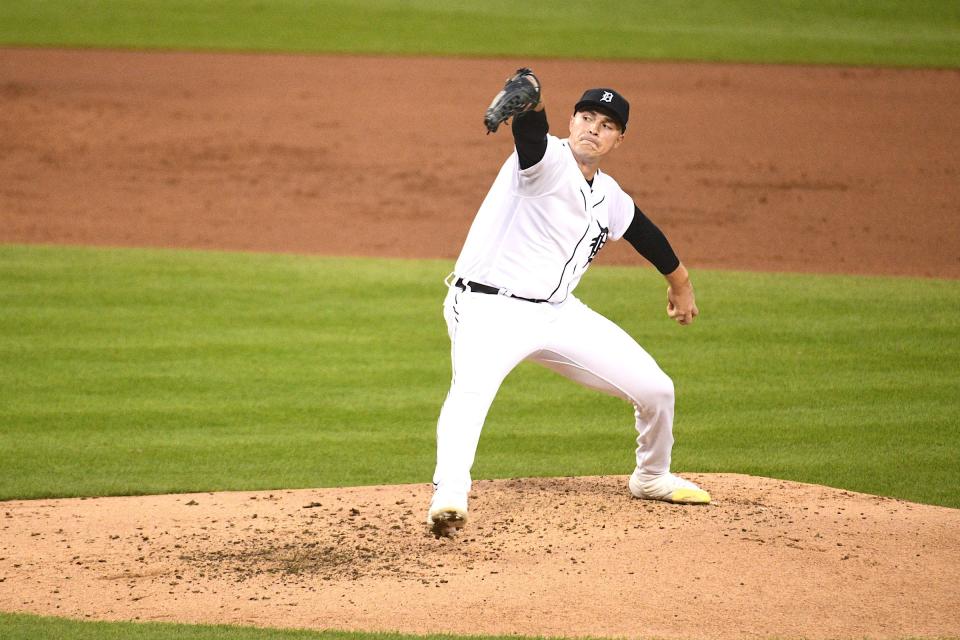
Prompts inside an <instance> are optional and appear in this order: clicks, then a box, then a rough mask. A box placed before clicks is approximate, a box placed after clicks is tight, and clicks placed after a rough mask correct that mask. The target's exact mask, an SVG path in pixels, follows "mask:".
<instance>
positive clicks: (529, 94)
mask: <svg viewBox="0 0 960 640" xmlns="http://www.w3.org/2000/svg"><path fill="white" fill-rule="evenodd" d="M538 104H540V81H539V80H538V79H537V76H535V75H533V71H531V70H530V69H528V68H527V67H523V68H522V69H517V72H516V73H515V74H513V75H512V76H510V77H509V78H507V81H506V83H505V84H504V85H503V90H502V91H500V93H498V94H497V95H496V97H494V99H493V102H491V103H490V106H489V107H487V112H486V114H484V116H483V124H485V125H486V126H487V133H488V134H490V133H493V132H495V131H496V130H497V127H499V126H500V124H501V123H503V122H504V121H506V120H508V119H510V118H512V117H513V116H515V115H517V114H518V113H522V112H524V111H526V110H528V109H532V108H534V107H535V106H537V105H538Z"/></svg>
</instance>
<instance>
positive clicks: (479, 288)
mask: <svg viewBox="0 0 960 640" xmlns="http://www.w3.org/2000/svg"><path fill="white" fill-rule="evenodd" d="M453 284H454V286H455V287H457V288H458V289H463V290H464V291H466V290H467V289H470V291H473V292H476V293H489V294H492V295H495V296H496V295H500V289H497V288H496V287H491V286H490V285H488V284H480V283H479V282H470V281H469V280H464V279H463V278H457V281H456V282H454V283H453ZM506 295H507V296H508V297H510V298H516V299H517V300H526V301H527V302H546V301H547V299H546V298H543V299H540V300H537V299H536V298H524V297H523V296H515V295H513V294H512V293H508V294H506Z"/></svg>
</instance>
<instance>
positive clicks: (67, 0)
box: [0, 0, 960, 67]
mask: <svg viewBox="0 0 960 640" xmlns="http://www.w3.org/2000/svg"><path fill="white" fill-rule="evenodd" d="M0 43H4V44H14V45H41V46H84V47H133V48H173V49H214V50H250V51H296V52H322V53H370V54H415V55H421V54H431V55H467V56H520V57H526V58H530V57H568V58H623V59H650V60H661V59H676V60H711V61H747V62H790V63H841V64H867V65H906V66H934V67H957V66H960V4H958V3H957V2H955V0H926V1H916V2H902V1H899V0H873V1H869V0H846V1H838V0H776V1H771V2H758V1H757V0H676V1H673V2H659V1H655V0H646V1H638V2H622V1H616V2H615V1H613V0H596V1H595V2H591V3H582V2H574V1H573V0H558V1H550V2H548V1H545V0H536V1H533V2H527V3H523V4H522V5H518V4H517V3H515V2H509V1H507V0H487V1H485V2H473V1H468V0H450V1H448V2H436V1H434V0H367V1H363V2H354V1H352V0H351V1H347V0H340V1H325V2H322V1H320V2H318V1H315V0H270V1H269V2H265V1H263V0H165V1H163V2H159V1H156V0H63V1H60V2H53V1H50V0H6V1H5V2H3V3H0Z"/></svg>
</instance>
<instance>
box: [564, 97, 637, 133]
mask: <svg viewBox="0 0 960 640" xmlns="http://www.w3.org/2000/svg"><path fill="white" fill-rule="evenodd" d="M590 108H593V109H599V110H601V111H606V112H607V113H609V114H610V116H611V117H612V118H613V119H614V120H616V121H617V122H618V123H619V124H620V129H621V130H622V131H626V130H627V120H629V119H630V103H629V102H627V100H626V98H624V97H623V96H622V95H620V94H619V93H617V92H616V91H614V90H613V89H587V90H586V91H585V92H584V93H583V97H582V98H580V102H578V103H577V104H576V105H575V106H574V107H573V112H574V113H577V112H579V111H585V110H587V109H590Z"/></svg>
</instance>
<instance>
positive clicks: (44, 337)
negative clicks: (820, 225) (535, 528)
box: [0, 246, 960, 507]
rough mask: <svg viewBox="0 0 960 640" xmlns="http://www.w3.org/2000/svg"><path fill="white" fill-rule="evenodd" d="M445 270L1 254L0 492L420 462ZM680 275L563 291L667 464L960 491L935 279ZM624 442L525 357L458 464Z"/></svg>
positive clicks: (205, 256) (306, 474)
mask: <svg viewBox="0 0 960 640" xmlns="http://www.w3.org/2000/svg"><path fill="white" fill-rule="evenodd" d="M449 268H450V264H448V263H446V262H444V261H391V260H361V259H339V258H310V257H299V256H277V255H256V254H231V253H203V252H182V251H156V250H103V249H82V248H52V247H18V246H5V247H0V336H2V338H0V388H3V389H4V395H3V398H2V400H0V424H2V425H3V427H2V431H0V468H3V469H4V470H5V473H4V474H2V475H0V498H37V497H53V496H82V495H118V494H138V493H166V492H183V491H212V490H225V489H238V490H239V489H245V490H251V489H269V488H297V487H322V486H342V485H364V484H387V483H410V482H427V481H429V478H430V474H431V471H432V466H433V455H434V451H433V437H434V425H435V421H436V416H437V413H438V411H439V407H440V404H441V402H442V400H443V397H444V395H445V393H446V388H447V384H448V379H449V362H448V353H447V352H448V348H449V347H448V342H447V338H446V333H445V328H444V326H443V323H442V320H441V314H440V302H441V299H442V297H443V285H442V283H441V280H442V278H443V276H444V275H445V273H446V271H447V270H449ZM695 276H696V282H697V288H698V294H699V300H700V303H701V306H702V308H703V316H702V317H701V318H700V320H699V321H698V322H697V323H696V324H695V325H694V326H693V327H690V328H680V327H677V326H676V325H674V324H673V323H672V322H670V321H669V320H667V319H666V318H665V316H664V313H663V309H662V308H661V307H662V305H663V300H662V298H663V285H662V280H661V278H660V276H658V275H657V274H656V273H655V272H653V271H652V270H651V269H638V268H622V267H621V268H614V267H595V268H594V269H593V270H592V271H591V273H590V275H589V276H588V277H587V278H586V280H585V282H584V283H583V285H582V286H581V290H582V297H583V299H584V300H585V301H587V302H588V303H592V304H593V306H594V307H595V308H597V309H598V310H600V311H602V312H604V313H605V314H607V315H608V316H610V317H611V318H612V319H614V320H615V321H617V322H619V323H620V324H621V325H622V326H624V328H626V329H627V330H628V331H629V332H630V333H631V334H633V335H634V336H636V337H637V338H638V339H639V340H640V342H641V343H642V344H643V345H644V346H646V347H647V349H648V350H649V351H650V352H651V353H653V354H654V355H655V357H657V359H658V360H659V362H660V363H661V365H662V366H663V368H664V369H665V370H666V371H667V372H668V373H670V374H671V375H672V376H673V377H674V379H675V381H676V384H677V390H678V396H679V398H678V420H677V425H676V434H677V439H678V442H677V446H676V449H675V457H674V460H675V462H674V466H675V468H676V469H678V470H686V471H726V472H744V473H751V474H758V475H765V476H772V477H778V478H787V479H794V480H801V481H807V482H816V483H822V484H826V485H831V486H836V487H843V488H846V489H852V490H858V491H865V492H868V493H876V494H883V495H892V496H896V497H900V498H906V499H909V500H915V501H920V502H927V503H933V504H941V505H947V506H953V507H960V490H958V489H957V487H958V485H960V482H958V480H960V471H958V466H957V464H956V463H957V458H958V456H957V451H958V449H957V444H956V436H957V417H956V416H957V415H958V414H960V411H958V410H960V400H958V399H957V396H956V393H955V391H956V389H957V388H960V368H958V367H957V366H956V362H958V361H960V322H958V321H957V319H956V316H955V312H956V309H957V308H960V282H956V281H937V280H914V279H906V278H903V279H898V278H864V277H839V276H829V277H816V276H801V275H763V274H745V273H729V272H700V273H697V274H695ZM385 283H389V286H384V284H385ZM624 292H628V293H627V294H626V295H625V293H624ZM920 308H922V309H923V313H922V314H919V313H917V309H920ZM633 437H634V433H633V430H632V414H631V411H630V410H629V407H627V405H626V404H625V403H623V402H621V401H619V400H617V399H614V398H608V397H605V396H600V395H598V394H596V393H594V392H591V391H588V390H585V389H581V388H579V387H577V386H576V385H574V384H572V383H570V382H568V381H566V380H565V379H563V378H561V377H559V376H556V375H554V374H552V373H550V372H548V371H546V370H543V369H541V368H539V367H536V366H534V365H528V364H525V365H521V367H519V368H518V369H517V370H516V371H515V372H514V373H512V374H511V375H510V376H509V377H508V378H507V381H506V383H505V385H504V387H503V389H502V391H501V393H500V395H499V396H498V399H497V401H496V402H495V403H494V406H493V409H492V410H491V413H490V417H489V420H488V424H487V427H486V429H485V431H484V437H483V439H482V440H481V445H480V451H479V455H478V461H477V464H476V467H475V471H476V475H477V477H485V478H503V477H515V476H554V475H593V474H626V473H628V472H629V471H630V469H631V465H632V462H631V460H632V447H633V442H632V440H633Z"/></svg>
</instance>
